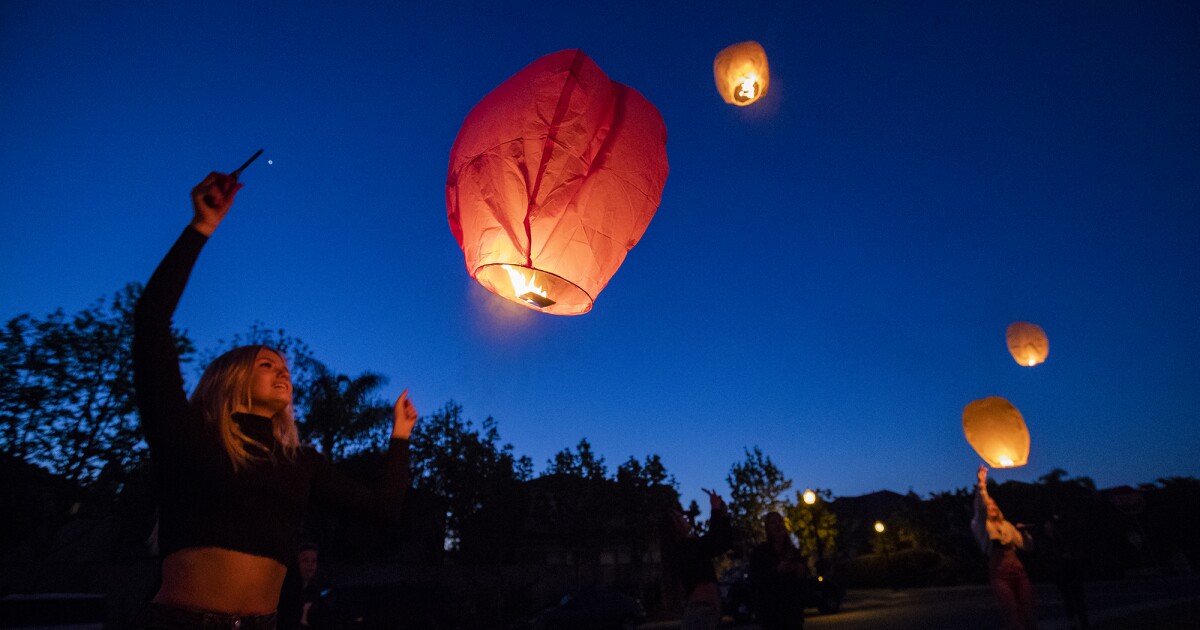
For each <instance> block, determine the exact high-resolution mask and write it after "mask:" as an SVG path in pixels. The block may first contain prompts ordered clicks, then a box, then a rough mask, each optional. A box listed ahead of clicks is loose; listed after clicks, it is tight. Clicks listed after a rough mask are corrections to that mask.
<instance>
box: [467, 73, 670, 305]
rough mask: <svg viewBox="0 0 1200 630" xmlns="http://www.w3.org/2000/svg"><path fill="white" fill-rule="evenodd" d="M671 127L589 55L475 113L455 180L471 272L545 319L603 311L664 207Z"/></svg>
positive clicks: (492, 96) (523, 77) (490, 99)
mask: <svg viewBox="0 0 1200 630" xmlns="http://www.w3.org/2000/svg"><path fill="white" fill-rule="evenodd" d="M666 181H667V128H666V125H665V124H664V123H663V119H662V115H661V114H659V113H658V110H657V109H655V107H654V106H653V105H651V104H650V102H649V101H647V100H646V99H645V98H644V97H643V96H642V95H641V94H639V93H638V92H637V91H636V90H634V89H632V88H630V87H628V86H625V85H622V84H620V83H617V82H616V81H612V80H611V79H609V78H608V76H606V75H605V74H604V71H602V70H601V69H600V67H599V66H597V65H596V63H595V62H593V61H592V60H591V59H590V58H588V56H587V55H585V54H583V52H582V51H579V50H564V51H560V52H556V53H553V54H549V55H546V56H544V57H542V58H540V59H537V60H536V61H534V62H533V63H531V64H529V65H528V66H526V67H525V68H524V69H523V70H521V71H520V72H518V73H516V74H515V75H513V76H512V77H510V78H509V79H508V80H507V81H505V82H504V83H501V84H500V85H499V86H498V87H497V88H496V89H494V90H492V91H491V92H490V93H489V94H488V95H487V96H485V97H484V98H483V100H481V101H479V103H478V104H477V105H475V107H474V108H473V109H472V110H471V112H470V113H468V114H467V118H466V120H465V121H464V122H463V125H462V129H460V130H459V132H458V137H457V138H455V140H454V146H453V147H452V148H451V149H450V170H449V173H448V175H447V178H446V212H447V215H448V217H449V220H450V230H451V231H452V232H453V233H454V238H455V239H456V240H457V241H458V244H459V246H460V247H461V248H462V250H463V255H464V257H465V259H466V264H467V272H468V273H470V274H471V277H473V278H475V279H476V280H477V281H479V283H480V284H482V285H483V286H485V287H487V288H488V289H489V290H490V291H492V292H493V293H495V294H497V295H500V296H501V297H504V298H506V299H508V300H512V301H514V302H516V303H518V304H522V305H524V306H527V307H529V308H531V309H534V310H537V311H541V312H543V313H552V314H555V315H580V314H582V313H586V312H588V311H589V310H591V308H592V304H593V302H594V301H595V299H596V296H597V295H599V294H600V291H601V290H603V289H604V287H605V285H607V284H608V281H609V279H610V278H612V276H613V274H614V273H616V271H617V268H618V267H620V266H621V263H622V262H623V261H624V260H625V255H626V254H627V253H628V252H629V250H630V249H632V248H633V246H634V245H636V244H637V242H638V240H639V239H640V238H641V237H642V234H643V233H644V232H645V231H646V226H647V225H649V223H650V219H651V218H653V217H654V212H655V210H657V209H658V204H659V202H660V201H661V200H662V191H663V186H664V185H665V184H666Z"/></svg>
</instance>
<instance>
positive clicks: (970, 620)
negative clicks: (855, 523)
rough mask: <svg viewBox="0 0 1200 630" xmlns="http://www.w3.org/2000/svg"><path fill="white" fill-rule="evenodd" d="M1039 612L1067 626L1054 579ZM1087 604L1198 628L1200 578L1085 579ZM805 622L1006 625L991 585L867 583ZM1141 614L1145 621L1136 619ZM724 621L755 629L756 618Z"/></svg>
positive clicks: (1133, 622)
mask: <svg viewBox="0 0 1200 630" xmlns="http://www.w3.org/2000/svg"><path fill="white" fill-rule="evenodd" d="M1035 590H1036V593H1037V603H1038V619H1039V620H1040V623H1041V628H1042V630H1058V629H1059V628H1066V627H1067V626H1066V620H1065V617H1064V615H1063V608H1062V602H1061V600H1060V599H1059V597H1058V592H1057V591H1056V590H1055V588H1054V586H1053V585H1049V584H1039V585H1036V586H1035ZM1087 605H1088V612H1089V615H1090V617H1091V620H1092V623H1093V625H1094V626H1098V627H1102V628H1105V629H1113V630H1115V629H1117V628H1138V629H1141V628H1147V629H1148V628H1155V630H1168V629H1173V628H1189V629H1200V616H1197V614H1198V613H1200V578H1196V577H1191V578H1147V579H1138V580H1127V581H1119V582H1118V581H1113V582H1091V583H1089V584H1088V585H1087ZM809 612H810V613H811V614H812V616H810V617H809V618H808V619H807V620H806V622H805V625H804V627H805V628H806V630H853V629H859V628H863V629H879V630H930V629H941V628H947V629H959V628H962V629H971V630H974V629H980V630H997V629H999V628H1000V627H1001V622H1000V617H999V614H1000V613H999V607H998V606H997V604H996V601H995V599H994V597H993V595H992V592H991V589H990V588H988V587H986V586H957V587H947V588H927V589H903V590H897V591H893V590H889V589H865V590H852V591H849V592H848V593H847V595H846V601H845V604H844V606H843V608H842V611H841V612H839V613H837V614H833V615H819V614H816V611H809ZM1139 620H1144V622H1139ZM678 626H679V624H678V623H677V622H675V623H671V622H666V623H656V624H646V625H644V626H643V627H644V628H661V629H663V630H668V629H670V628H678ZM723 627H725V628H740V629H741V630H754V629H756V628H757V627H758V626H757V625H754V624H746V625H741V626H736V625H734V624H733V623H732V622H730V621H729V620H726V623H725V624H724V626H723Z"/></svg>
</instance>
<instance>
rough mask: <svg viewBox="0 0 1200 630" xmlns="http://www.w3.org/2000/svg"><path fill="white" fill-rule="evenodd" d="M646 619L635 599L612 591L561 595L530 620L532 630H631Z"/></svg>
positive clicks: (643, 610) (639, 603)
mask: <svg viewBox="0 0 1200 630" xmlns="http://www.w3.org/2000/svg"><path fill="white" fill-rule="evenodd" d="M645 618H646V611H645V609H643V608H642V603H641V602H640V601H638V600H637V599H635V598H633V597H630V596H628V595H625V594H624V593H618V592H616V591H603V590H597V591H583V592H580V593H575V594H568V595H564V596H563V598H562V599H561V600H560V601H559V602H558V605H557V606H554V607H552V608H547V609H545V610H543V611H541V612H540V613H538V614H537V616H535V617H534V619H533V623H532V626H533V628H534V629H535V630H575V629H576V628H577V629H578V630H609V629H611V630H632V629H633V628H636V627H637V626H638V624H640V623H641V622H642V621H643V620H645Z"/></svg>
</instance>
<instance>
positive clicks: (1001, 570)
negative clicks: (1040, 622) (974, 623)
mask: <svg viewBox="0 0 1200 630" xmlns="http://www.w3.org/2000/svg"><path fill="white" fill-rule="evenodd" d="M977 479H978V483H977V484H976V486H975V516H974V517H973V518H972V519H971V531H972V532H973V533H974V534H975V540H976V541H977V542H978V543H979V548H980V550H981V551H983V555H984V556H986V557H987V559H988V577H989V579H990V580H991V583H992V591H993V592H995V593H996V599H997V600H998V601H999V602H1000V609H1001V611H1002V612H1003V613H1004V621H1005V627H1006V628H1011V629H1013V630H1036V629H1037V613H1036V612H1035V610H1034V603H1033V585H1032V584H1030V583H1029V576H1028V575H1027V574H1026V573H1025V566H1024V565H1022V564H1021V560H1020V558H1018V557H1017V550H1018V549H1020V550H1022V551H1029V550H1030V549H1032V548H1033V538H1032V537H1031V536H1030V534H1029V531H1028V526H1027V525H1023V524H1017V525H1013V524H1012V523H1010V522H1008V521H1007V520H1005V519H1004V513H1003V512H1001V511H1000V506H998V505H996V502H995V501H994V500H992V498H991V497H989V496H988V492H987V466H980V467H979V472H978V474H977Z"/></svg>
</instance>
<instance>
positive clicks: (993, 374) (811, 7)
mask: <svg viewBox="0 0 1200 630" xmlns="http://www.w3.org/2000/svg"><path fill="white" fill-rule="evenodd" d="M408 4H409V3H398V2H376V3H365V2H354V3H333V2H205V3H178V2H151V1H143V2H83V1H62V2H34V1H20V0H19V1H15V2H4V3H0V179H2V181H3V183H4V190H5V194H4V195H3V197H0V234H3V247H2V248H0V318H3V319H4V320H7V319H8V318H10V317H13V316H15V315H17V314H19V313H23V312H29V313H33V314H35V315H38V316H42V315H45V314H47V313H49V312H50V311H52V310H54V309H55V308H58V307H62V308H64V309H66V310H67V311H68V312H71V311H76V310H79V309H81V308H83V307H85V306H87V305H88V304H89V303H91V302H92V301H93V300H95V299H97V298H99V297H101V296H104V295H108V294H111V293H113V292H115V291H116V290H118V289H119V288H120V287H122V286H123V285H124V284H125V283H127V282H130V281H143V282H144V281H145V279H146V278H147V277H148V276H149V274H150V272H151V271H152V270H153V268H154V266H155V264H156V263H157V261H158V259H159V258H160V257H161V256H162V254H163V253H165V251H166V250H167V248H168V247H169V245H170V244H171V242H172V241H173V239H174V238H175V237H176V235H177V234H178V233H179V231H180V230H181V229H182V228H183V226H184V225H185V224H186V223H187V221H188V219H189V217H190V205H189V201H188V191H189V190H190V189H191V187H192V186H193V185H194V184H195V183H196V182H198V181H199V180H200V179H201V178H202V177H203V176H204V175H205V174H206V173H208V172H209V171H210V170H226V171H227V170H230V169H232V168H234V167H236V166H237V165H239V164H240V163H241V162H242V161H243V160H244V159H245V158H246V157H248V156H249V155H250V154H251V153H252V152H253V151H254V150H255V149H258V148H260V147H261V148H265V149H266V152H265V154H264V155H263V157H262V158H261V159H260V160H259V161H258V162H257V163H255V165H254V166H252V167H251V168H250V169H249V170H248V171H247V172H246V174H245V176H244V177H243V179H242V181H243V182H244V183H245V185H246V188H245V189H244V190H243V191H242V192H241V193H240V194H239V196H238V200H237V204H236V205H235V207H234V209H233V211H232V213H231V215H230V216H229V218H228V219H227V220H226V222H225V223H224V224H223V225H222V226H221V228H220V229H219V230H218V232H217V233H216V235H215V236H214V238H213V240H212V241H211V242H210V243H209V245H208V246H207V248H206V249H205V251H204V253H203V255H202V257H201V259H200V262H199V264H198V266H197V269H196V272H195V273H194V274H193V277H192V283H191V285H190V286H189V289H188V293H187V294H186V295H185V297H184V300H183V303H182V305H181V308H180V310H179V312H178V313H177V315H176V322H177V324H179V325H180V326H182V327H184V328H186V329H187V330H188V332H189V334H190V335H191V336H192V337H193V339H194V340H196V342H197V345H198V346H199V347H200V348H208V347H212V346H213V345H215V344H216V342H217V340H218V339H227V338H229V337H230V336H232V335H233V334H235V333H239V332H242V333H244V332H245V331H246V330H247V329H248V328H249V327H250V325H251V323H253V322H254V321H262V322H264V323H265V324H267V325H268V326H271V327H279V328H283V329H285V330H286V331H287V332H288V333H289V334H292V335H294V336H297V337H300V338H302V339H303V340H305V341H306V342H307V343H308V344H309V345H310V346H311V347H312V349H313V351H314V353H315V355H316V356H317V357H318V358H319V359H321V360H323V361H324V362H326V363H327V364H329V365H330V366H331V367H333V368H335V369H337V370H338V371H341V372H344V373H350V374H357V373H359V372H361V371H363V370H374V371H378V372H382V373H384V374H386V375H388V376H389V377H391V383H390V385H389V387H388V390H387V392H386V395H388V396H394V395H395V394H396V393H398V392H399V391H400V390H401V389H403V388H404V387H408V388H409V389H410V392H411V395H412V398H413V400H414V402H415V404H416V405H417V407H418V409H419V410H420V411H421V412H423V413H428V412H432V411H434V410H435V409H437V408H439V407H441V406H442V405H443V404H445V403H446V402H447V401H449V400H451V399H453V400H455V401H457V402H459V403H461V404H462V405H463V406H464V408H465V412H466V414H467V416H468V417H471V418H473V419H475V420H476V421H480V420H482V419H483V418H485V417H487V416H488V415H492V416H494V417H495V418H496V419H497V420H498V422H499V428H500V432H501V435H502V437H503V439H504V440H505V441H509V442H512V443H513V444H514V446H515V447H516V450H517V452H518V453H521V454H527V455H529V456H530V457H532V458H533V460H534V462H535V464H536V467H537V469H538V470H541V469H542V468H544V466H545V462H546V460H547V459H548V458H549V457H551V456H552V455H553V453H554V452H556V451H558V450H560V449H562V448H564V447H567V446H574V445H575V444H576V443H577V442H578V441H579V439H580V438H583V437H586V438H587V439H588V440H589V441H590V442H591V443H592V444H593V446H594V447H595V448H596V450H597V451H598V452H599V453H600V454H601V455H603V456H605V457H606V459H607V463H608V464H609V467H610V470H611V469H613V468H615V467H616V465H617V464H619V463H620V462H622V461H624V460H625V459H626V458H628V456H630V455H635V456H637V457H638V458H639V459H641V458H643V457H644V456H645V455H647V454H650V453H658V454H660V455H661V456H662V457H663V460H664V462H665V464H666V466H667V468H668V469H669V470H670V471H671V472H673V473H674V474H675V475H676V477H677V478H678V481H679V482H680V490H681V491H682V492H683V494H684V496H685V500H686V499H687V498H690V497H696V496H699V495H700V490H699V489H700V488H701V487H716V488H719V489H720V490H721V491H722V492H724V493H726V494H727V493H728V488H727V486H726V484H725V481H724V478H725V475H726V474H727V473H728V470H729V467H730V465H731V464H733V463H734V462H735V461H738V460H740V459H742V449H743V448H744V447H753V446H755V445H759V446H761V447H762V448H763V451H764V452H765V453H766V454H767V455H769V456H770V457H771V458H772V459H773V460H774V461H775V462H776V463H777V464H779V465H780V466H781V468H782V469H783V470H784V472H785V473H786V474H787V475H788V476H789V477H790V478H792V479H793V480H794V481H795V483H796V487H797V489H801V490H802V489H803V488H804V487H808V486H813V487H822V488H830V489H832V490H833V492H834V493H835V494H837V495H853V494H860V493H863V492H869V491H873V490H878V489H885V488H886V489H893V490H897V491H901V492H903V491H906V490H908V489H913V490H915V491H916V492H918V493H926V492H930V491H936V490H947V489H953V488H956V487H962V486H967V485H969V484H970V483H971V481H972V479H973V474H974V473H973V471H974V468H975V467H976V466H977V465H978V463H979V459H978V457H977V456H976V455H975V454H974V452H973V451H972V450H971V449H970V447H969V446H968V445H967V443H966V441H965V439H964V438H963V434H962V429H961V412H962V408H963V406H964V405H965V404H966V403H968V402H970V401H971V400H973V399H976V398H982V397H984V396H989V395H998V396H1004V397H1005V398H1008V399H1009V400H1010V401H1012V402H1013V403H1014V404H1015V405H1016V406H1017V407H1018V408H1019V409H1020V410H1021V411H1022V413H1023V414H1024V415H1025V418H1026V421H1027V422H1028V425H1029V428H1030V432H1031V434H1032V436H1033V449H1032V453H1031V457H1030V462H1029V465H1027V466H1025V467H1024V468H1020V469H1016V470H1012V471H1005V472H1001V473H998V474H997V477H999V478H1000V479H1001V480H1004V479H1022V480H1032V479H1035V478H1037V477H1038V476H1040V475H1043V474H1045V473H1046V472H1048V471H1049V470H1051V469H1053V468H1064V469H1066V470H1067V471H1068V472H1069V473H1071V474H1072V475H1087V476H1091V477H1093V478H1094V479H1095V480H1096V482H1097V483H1098V484H1099V485H1100V486H1102V487H1103V486H1110V485H1118V484H1125V483H1130V484H1132V483H1138V482H1146V481H1153V480H1154V479H1156V478H1158V477H1162V476H1173V475H1200V464H1198V463H1197V460H1196V456H1195V452H1196V447H1197V445H1198V444H1200V429H1198V428H1197V410H1196V402H1195V401H1196V392H1198V391H1200V333H1198V332H1197V323H1198V322H1200V298H1198V295H1200V264H1198V256H1197V252H1200V218H1198V213H1200V115H1198V112H1200V5H1198V4H1196V3H1194V2H1154V3H1113V2H1099V3H1077V2H1037V3H1034V2H1030V3H1011V2H969V3H962V2H926V3H902V2H832V3H810V2H803V3H800V2H796V3H793V2H779V3H762V2H759V3H755V2H736V3H734V2H728V3H720V4H718V3H693V2H671V3H668V2H614V3H596V4H597V5H599V6H595V7H592V8H580V7H577V6H574V5H576V4H579V3H562V2H540V1H539V2H527V3H521V6H523V7H525V10H523V11H517V10H516V9H515V8H514V5H512V3H494V5H492V6H487V7H485V6H479V7H475V6H472V4H471V3H426V4H428V5H429V6H423V7H419V8H413V7H409V6H407V5H408ZM748 39H754V40H757V41H759V42H760V43H761V44H762V45H763V46H764V48H765V49H766V51H767V54H768V56H769V57H770V61H771V75H772V83H771V87H770V92H769V93H768V95H767V96H766V97H765V98H764V100H763V101H761V102H759V103H757V104H755V105H753V106H751V107H748V108H734V107H732V106H729V105H726V104H725V103H724V102H723V101H722V100H721V99H720V97H719V96H718V95H717V93H716V91H715V89H714V85H713V79H712V58H713V55H714V54H715V53H716V52H717V51H718V50H720V49H721V48H723V47H725V46H727V45H729V44H731V43H734V42H738V41H743V40H748ZM565 48H581V49H583V50H584V51H585V52H586V53H587V54H588V55H589V56H591V57H592V58H593V59H594V60H595V61H596V62H597V63H598V64H599V66H600V67H601V68H602V69H604V70H605V72H607V73H608V75H609V76H610V77H612V78H613V79H614V80H617V81H620V82H622V83H625V84H627V85H630V86H632V87H634V88H635V89H637V90H638V91H640V92H641V93H642V94H643V95H645V96H646V97H647V98H648V99H649V100H650V101H651V102H652V103H654V104H655V105H656V106H657V107H658V108H659V110H660V111H661V112H662V114H663V117H664V119H665V120H666V124H667V129H668V134H669V138H668V143H667V151H668V155H669V158H670V161H671V173H670V176H669V178H668V180H667V185H666V190H665V192H664V195H663V202H662V205H661V207H660V208H659V211H658V214H657V215H656V217H655V218H654V220H653V221H652V222H651V224H650V227H649V229H648V230H647V232H646V234H645V236H644V237H643V239H642V241H641V243H640V244H639V245H638V246H637V247H636V248H635V249H634V250H633V251H632V252H631V253H630V255H629V257H628V258H627V259H626V262H625V265H624V266H623V267H622V268H621V269H620V271H618V273H617V274H616V276H615V277H614V278H613V280H612V281H611V283H610V284H609V285H608V288H607V289H605V291H604V292H603V293H602V294H600V296H599V298H598V300H597V301H596V305H595V309H594V310H593V311H592V312H591V313H588V314H587V315H583V316H581V317H570V318H556V317H552V316H546V315H541V314H537V313H534V312H532V311H528V310H525V309H521V308H520V307H517V306H512V305H509V304H507V303H505V302H503V301H501V300H500V299H499V298H495V297H493V296H491V295H490V294H488V293H486V292H485V291H484V290H483V289H482V288H480V287H479V286H478V285H477V284H476V283H475V282H474V281H473V280H471V279H470V277H469V276H468V275H467V273H466V270H465V268H464V265H463V259H462V253H461V251H460V250H459V249H458V247H457V245H456V243H455V242H454V239H453V237H452V236H451V234H450V230H449V228H448V226H447V222H446V211H445V197H444V182H445V178H446V167H447V159H448V155H449V149H450V145H451V143H452V142H453V140H454V137H455V134H456V133H457V131H458V128H459V126H460V125H461V123H462V121H463V118H464V117H465V116H466V114H467V112H468V111H469V110H470V108H471V107H472V106H473V105H474V104H475V103H476V102H477V101H478V100H479V99H480V98H482V97H483V96H484V95H485V94H486V93H487V92H488V91H490V90H491V89H492V88H493V87H495V86H496V85H498V84H499V83H500V82H502V81H503V80H504V79H506V78H507V77H509V76H510V75H512V74H513V73H515V72H516V71H518V70H519V69H521V68H522V67H524V66H525V65H526V64H528V63H529V62H531V61H532V60H534V59H535V58H537V57H539V56H541V55H544V54H547V53H550V52H554V51H557V50H562V49H565ZM268 159H270V160H272V162H273V163H271V164H268V163H267V160H268ZM1014 320H1028V321H1032V322H1036V323H1038V324H1040V325H1041V326H1042V327H1043V328H1045V330H1046V331H1047V333H1048V335H1049V337H1050V348H1051V349H1050V357H1049V360H1048V361H1047V362H1046V363H1045V364H1043V365H1041V366H1038V367H1035V368H1022V367H1020V366H1018V365H1016V363H1014V362H1013V360H1012V359H1011V358H1010V357H1009V356H1008V352H1007V349H1006V347H1005V341H1004V329H1005V327H1006V326H1007V325H1008V323H1009V322H1011V321H1014Z"/></svg>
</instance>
